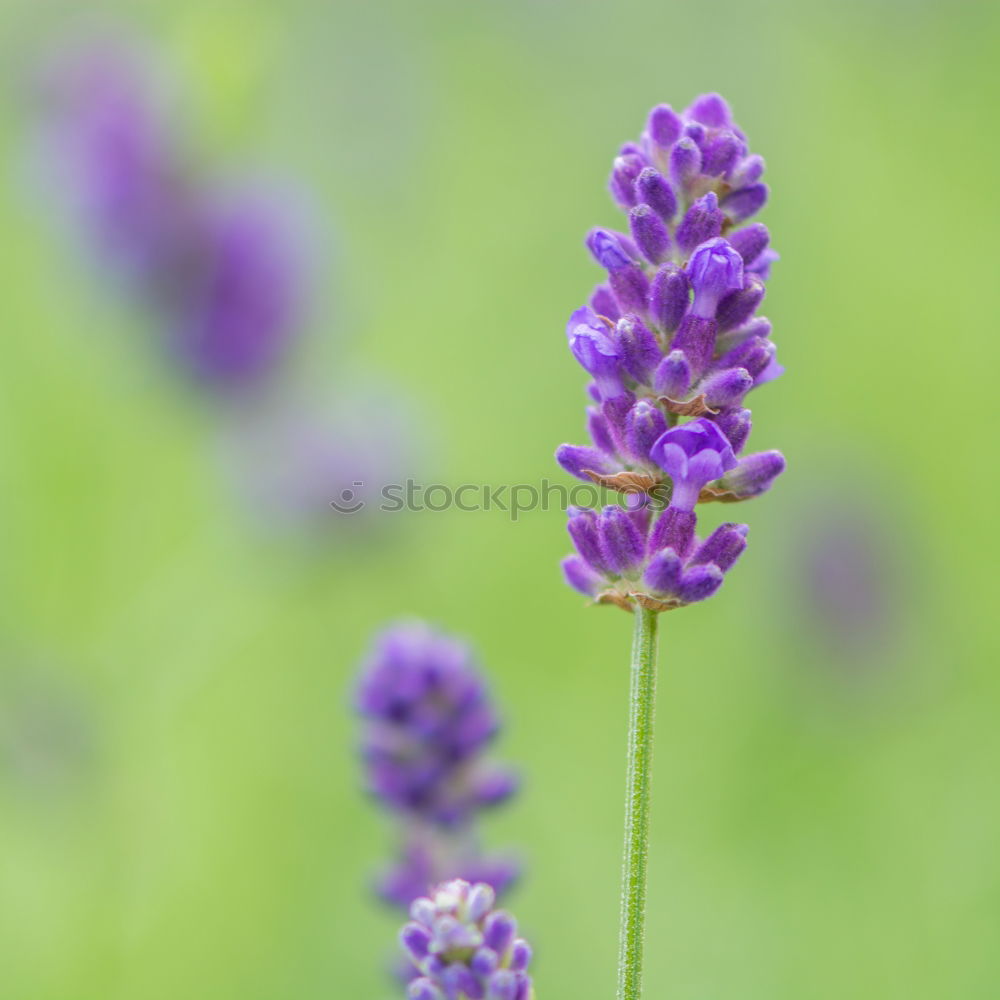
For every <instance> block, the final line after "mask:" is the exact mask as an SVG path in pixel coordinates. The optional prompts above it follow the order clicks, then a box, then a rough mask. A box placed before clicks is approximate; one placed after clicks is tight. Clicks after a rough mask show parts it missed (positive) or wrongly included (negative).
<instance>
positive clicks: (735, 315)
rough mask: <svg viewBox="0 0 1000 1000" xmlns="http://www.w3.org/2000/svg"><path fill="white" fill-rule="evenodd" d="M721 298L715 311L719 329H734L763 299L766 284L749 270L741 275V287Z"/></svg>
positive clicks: (754, 310)
mask: <svg viewBox="0 0 1000 1000" xmlns="http://www.w3.org/2000/svg"><path fill="white" fill-rule="evenodd" d="M736 287H737V290H736V291H732V292H730V293H729V294H728V295H726V296H725V298H723V299H722V300H721V301H720V302H719V304H718V309H717V311H716V313H715V318H716V319H717V320H718V322H719V329H720V330H734V329H736V327H739V326H742V325H743V324H744V323H746V322H747V320H749V319H750V317H751V316H753V314H754V312H756V310H757V307H758V306H759V305H760V304H761V302H762V301H763V299H764V292H765V291H766V286H765V285H764V282H763V280H762V279H761V278H760V277H759V276H758V275H756V274H754V273H753V272H751V271H748V272H746V274H744V275H743V283H742V287H740V286H739V285H737V286H736Z"/></svg>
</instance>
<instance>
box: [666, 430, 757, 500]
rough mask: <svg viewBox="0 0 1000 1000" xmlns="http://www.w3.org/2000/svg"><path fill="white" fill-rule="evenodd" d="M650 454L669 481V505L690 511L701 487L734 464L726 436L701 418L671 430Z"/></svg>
mask: <svg viewBox="0 0 1000 1000" xmlns="http://www.w3.org/2000/svg"><path fill="white" fill-rule="evenodd" d="M650 455H651V457H652V458H653V461H654V462H656V463H657V465H659V466H660V468H661V469H663V471H664V472H666V473H667V475H668V476H670V478H671V479H672V480H673V483H674V491H673V494H672V496H671V498H670V505H671V506H672V507H676V508H677V509H678V510H694V505H695V504H696V503H697V502H698V494H699V493H700V492H701V488H702V487H703V486H704V485H705V484H706V483H710V482H712V480H714V479H718V478H719V477H720V476H722V475H723V473H725V472H728V471H729V470H730V469H732V468H735V466H736V464H737V462H736V456H735V455H734V454H733V449H732V446H731V445H730V444H729V441H728V440H727V439H726V436H725V435H724V434H723V433H722V431H720V430H719V428H718V427H717V426H716V425H715V424H713V423H712V422H711V421H710V420H705V419H704V418H703V417H699V418H698V419H697V420H692V421H691V422H690V423H687V424H683V425H682V426H680V427H673V428H671V429H670V430H669V431H667V432H666V433H665V434H663V435H662V436H661V437H660V438H659V439H658V440H657V441H656V443H655V444H654V445H653V447H652V448H651V449H650Z"/></svg>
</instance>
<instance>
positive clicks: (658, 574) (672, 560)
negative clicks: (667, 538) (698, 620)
mask: <svg viewBox="0 0 1000 1000" xmlns="http://www.w3.org/2000/svg"><path fill="white" fill-rule="evenodd" d="M682 568H683V564H682V563H681V558H680V556H679V555H677V553H676V552H675V551H674V550H673V549H661V550H660V551H659V552H657V553H656V555H654V556H653V558H652V559H650V560H649V564H648V565H647V566H646V572H645V573H643V576H642V581H643V583H645V584H646V586H647V587H649V588H650V590H655V591H656V592H657V593H660V594H674V593H676V591H677V588H678V587H679V586H680V582H681V570H682Z"/></svg>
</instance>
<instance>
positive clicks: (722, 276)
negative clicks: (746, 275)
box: [687, 237, 743, 319]
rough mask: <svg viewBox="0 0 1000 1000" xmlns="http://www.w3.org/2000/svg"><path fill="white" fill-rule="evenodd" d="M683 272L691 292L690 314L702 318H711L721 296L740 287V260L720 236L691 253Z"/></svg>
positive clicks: (741, 262) (741, 281) (741, 275)
mask: <svg viewBox="0 0 1000 1000" xmlns="http://www.w3.org/2000/svg"><path fill="white" fill-rule="evenodd" d="M687 272H688V278H689V279H690V281H691V287H692V288H693V289H694V303H693V304H692V306H691V313H692V315H694V316H698V317H700V318H702V319H712V318H713V317H714V316H715V310H716V308H717V307H718V305H719V300H720V299H721V298H722V297H723V295H725V294H726V293H727V292H732V291H735V290H736V289H739V288H742V287H743V258H742V257H741V256H740V255H739V254H738V253H737V252H736V250H734V249H733V247H731V246H730V245H729V243H727V242H726V241H725V240H724V239H722V238H721V237H716V238H715V239H710V240H708V241H707V242H705V243H702V244H701V245H700V246H699V247H698V248H697V249H696V250H695V251H694V253H692V254H691V259H690V260H689V261H688V265H687Z"/></svg>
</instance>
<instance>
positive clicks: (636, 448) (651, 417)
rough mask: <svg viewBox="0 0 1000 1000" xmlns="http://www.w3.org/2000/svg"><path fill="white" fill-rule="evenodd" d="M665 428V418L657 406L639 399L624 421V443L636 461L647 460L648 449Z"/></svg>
mask: <svg viewBox="0 0 1000 1000" xmlns="http://www.w3.org/2000/svg"><path fill="white" fill-rule="evenodd" d="M666 430H667V419H666V417H664V415H663V413H662V412H661V410H660V408H659V407H658V406H654V405H653V404H652V403H650V402H649V401H648V400H646V399H640V400H639V401H638V402H637V403H636V404H635V405H634V406H633V407H632V409H631V410H630V411H629V415H628V417H627V418H626V421H625V443H626V445H627V447H628V450H629V454H630V455H631V456H632V457H633V458H634V459H635V460H636V461H638V462H648V461H649V449H650V448H652V447H653V445H654V444H655V443H656V441H657V439H658V438H659V437H660V436H661V435H663V434H664V433H665V432H666Z"/></svg>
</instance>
